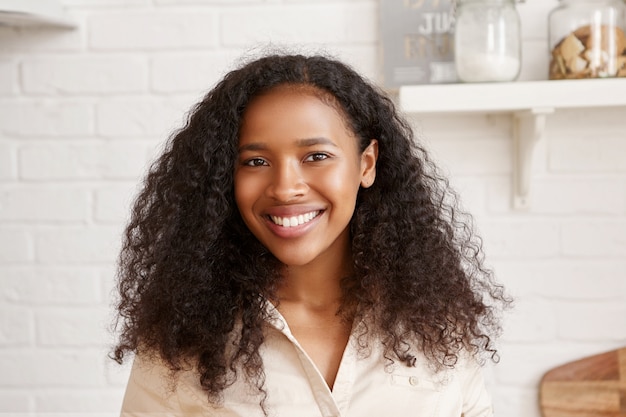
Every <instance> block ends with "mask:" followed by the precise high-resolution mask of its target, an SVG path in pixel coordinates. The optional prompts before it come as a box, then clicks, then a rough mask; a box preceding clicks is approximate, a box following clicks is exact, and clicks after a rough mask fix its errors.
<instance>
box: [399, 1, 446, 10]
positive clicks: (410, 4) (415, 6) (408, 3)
mask: <svg viewBox="0 0 626 417" xmlns="http://www.w3.org/2000/svg"><path fill="white" fill-rule="evenodd" d="M426 1H427V0H404V7H406V8H407V9H419V8H421V7H422V6H423V5H424V3H426ZM430 4H431V6H432V7H433V8H434V9H438V8H439V6H440V5H441V0H430Z"/></svg>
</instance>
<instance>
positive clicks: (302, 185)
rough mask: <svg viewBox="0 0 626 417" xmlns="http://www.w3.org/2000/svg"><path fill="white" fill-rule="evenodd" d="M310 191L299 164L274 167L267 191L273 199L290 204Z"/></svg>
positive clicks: (291, 163)
mask: <svg viewBox="0 0 626 417" xmlns="http://www.w3.org/2000/svg"><path fill="white" fill-rule="evenodd" d="M307 189H308V186H307V183H306V180H305V179H304V176H303V175H302V170H301V169H300V166H299V164H297V163H295V162H287V163H284V164H278V165H277V166H275V167H274V175H272V181H271V183H270V184H269V186H268V188H267V190H268V193H269V195H270V197H271V198H273V199H275V200H277V201H280V202H284V203H288V202H291V201H292V200H294V199H296V198H298V197H301V196H303V195H304V194H305V193H306V190H307Z"/></svg>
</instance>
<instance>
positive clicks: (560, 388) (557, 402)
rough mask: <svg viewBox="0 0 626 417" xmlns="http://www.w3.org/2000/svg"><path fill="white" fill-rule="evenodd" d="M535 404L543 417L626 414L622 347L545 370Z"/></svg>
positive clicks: (625, 416) (625, 367) (625, 350)
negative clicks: (539, 408)
mask: <svg viewBox="0 0 626 417" xmlns="http://www.w3.org/2000/svg"><path fill="white" fill-rule="evenodd" d="M539 404H540V407H541V413H542V415H543V417H626V347H624V348H622V349H618V350H613V351H610V352H606V353H602V354H600V355H595V356H590V357H588V358H584V359H580V360H577V361H575V362H570V363H567V364H565V365H562V366H559V367H558V368H554V369H552V370H551V371H549V372H547V373H546V374H545V375H544V376H543V378H542V379H541V386H540V389H539Z"/></svg>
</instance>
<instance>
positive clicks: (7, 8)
mask: <svg viewBox="0 0 626 417" xmlns="http://www.w3.org/2000/svg"><path fill="white" fill-rule="evenodd" d="M0 26H13V27H56V28H64V29H72V28H74V27H76V23H75V22H74V21H72V20H71V19H70V18H69V17H68V16H67V14H66V13H65V11H64V10H63V7H62V6H61V4H60V3H59V2H58V0H0Z"/></svg>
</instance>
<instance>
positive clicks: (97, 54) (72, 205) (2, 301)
mask: <svg viewBox="0 0 626 417" xmlns="http://www.w3.org/2000/svg"><path fill="white" fill-rule="evenodd" d="M62 3H63V4H64V5H65V7H66V9H67V10H68V12H69V14H70V15H71V16H72V17H73V18H74V19H75V20H76V22H77V23H78V28H77V29H76V30H70V31H65V30H57V29H12V28H6V27H0V370H1V371H0V414H2V413H9V414H12V415H15V414H17V415H19V414H20V413H28V412H38V413H60V415H66V414H68V413H83V414H85V413H109V414H111V415H115V412H116V411H117V410H118V408H119V405H120V401H121V396H122V394H123V391H124V385H125V383H126V378H127V374H128V366H124V367H118V366H117V365H116V364H114V363H112V361H110V360H108V359H107V358H106V353H107V349H108V348H109V347H110V345H111V344H112V336H111V335H109V334H108V332H107V326H108V324H109V323H110V318H111V314H112V313H111V311H110V309H109V303H110V301H111V298H110V295H111V290H112V288H113V279H112V277H113V273H114V265H115V257H116V254H117V251H118V249H119V241H120V233H121V230H122V228H123V225H124V222H125V220H126V219H127V217H128V210H129V206H130V201H131V200H132V197H133V194H134V192H136V190H137V184H138V182H139V180H140V178H141V175H142V174H143V172H144V170H145V168H146V165H147V163H148V161H149V160H150V159H151V158H152V157H153V156H154V155H155V154H156V153H157V152H158V150H159V149H160V147H161V145H162V143H163V141H164V139H165V138H166V137H167V136H168V134H169V133H170V132H171V131H172V130H173V129H175V128H177V127H179V126H180V125H181V123H182V122H183V120H184V117H185V113H186V111H187V110H188V109H189V108H190V107H191V105H192V104H193V103H194V102H195V101H196V100H197V99H198V98H199V97H200V96H201V95H202V94H203V93H204V92H206V91H207V90H208V89H209V88H210V87H211V86H212V85H213V84H214V83H215V82H216V81H217V80H218V79H219V77H220V76H221V75H222V74H224V73H225V72H226V71H227V70H228V69H230V68H232V65H233V62H234V60H235V59H236V58H237V57H239V56H240V54H242V53H243V52H246V51H251V52H253V53H254V52H255V51H257V50H258V48H259V47H261V46H262V45H264V44H265V43H267V42H270V41H271V42H272V43H273V44H276V45H279V46H281V45H285V44H287V45H289V44H297V45H298V47H297V49H299V50H302V49H304V50H328V51H330V52H333V53H336V54H337V55H339V56H341V57H343V58H344V59H345V60H346V61H348V62H350V63H352V64H353V65H355V66H356V67H357V68H358V69H359V70H360V71H361V72H363V73H364V74H365V75H366V76H368V77H371V78H373V79H377V77H378V74H379V67H378V61H377V59H378V58H377V57H378V49H377V42H378V39H379V37H378V32H377V22H376V20H377V16H378V2H377V1H376V0H343V1H331V0H323V1H320V0H62ZM556 4H557V0H549V1H546V0H527V1H526V3H525V4H523V5H520V6H519V7H518V8H519V11H520V14H521V15H522V22H523V32H524V48H523V52H524V67H523V70H522V75H521V77H522V79H543V78H544V77H545V75H546V72H547V71H546V69H547V54H546V49H547V46H546V30H547V27H546V16H547V13H548V11H549V10H550V9H551V8H552V7H554V6H555V5H556ZM320 22H324V24H320ZM616 93H619V92H616ZM623 93H624V94H626V92H623ZM625 116H626V109H625V108H623V107H622V108H612V109H596V110H567V111H565V110H558V111H557V112H556V113H555V114H554V115H551V116H550V117H549V119H548V125H547V134H546V141H545V142H544V143H541V144H540V145H539V146H538V149H537V152H536V158H535V163H534V166H533V177H532V189H533V203H532V208H531V210H529V211H528V212H516V211H513V210H512V209H511V205H510V201H511V197H510V196H511V175H512V162H511V161H512V154H511V150H512V141H511V118H510V116H507V115H455V116H439V115H430V116H425V117H413V118H412V123H413V124H414V126H415V128H416V130H417V132H418V135H419V136H420V138H421V139H422V140H423V141H424V143H426V145H427V146H428V147H429V148H430V149H431V150H432V153H433V157H434V159H436V160H437V161H439V163H440V164H441V166H442V168H443V169H444V171H445V172H448V173H449V174H450V175H451V181H452V184H453V185H454V186H456V188H457V189H458V190H459V191H460V193H461V196H462V199H463V203H464V205H465V206H466V207H468V208H469V209H470V210H471V211H472V212H473V213H475V215H476V222H477V227H478V229H479V230H480V231H481V232H482V234H483V236H484V238H485V249H486V253H487V256H488V261H489V263H490V264H491V265H492V266H493V267H494V269H495V271H496V274H497V276H498V277H499V279H500V280H501V281H502V282H504V283H505V284H506V285H507V286H508V287H509V289H510V291H511V293H512V294H513V295H515V296H516V297H517V304H516V305H517V308H516V309H515V310H514V311H513V312H512V313H511V314H509V315H508V316H507V321H506V326H505V334H504V337H503V339H502V341H501V357H502V360H501V363H500V364H499V365H497V366H495V367H493V369H491V371H490V379H489V380H490V384H491V385H492V387H493V394H494V398H495V403H496V409H497V414H498V415H499V416H502V417H522V416H523V417H539V410H538V405H537V386H538V382H539V380H540V378H541V375H542V374H543V373H544V372H546V371H547V370H548V369H550V368H552V367H554V366H557V365H559V364H561V363H563V362H565V361H568V360H573V359H576V358H579V357H581V356H585V355H591V354H594V353H598V352H602V351H605V350H609V349H613V348H617V347H620V346H624V345H625V344H626V273H625V272H624V271H626V238H625V237H624V236H626V133H624V132H626V117H625Z"/></svg>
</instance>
